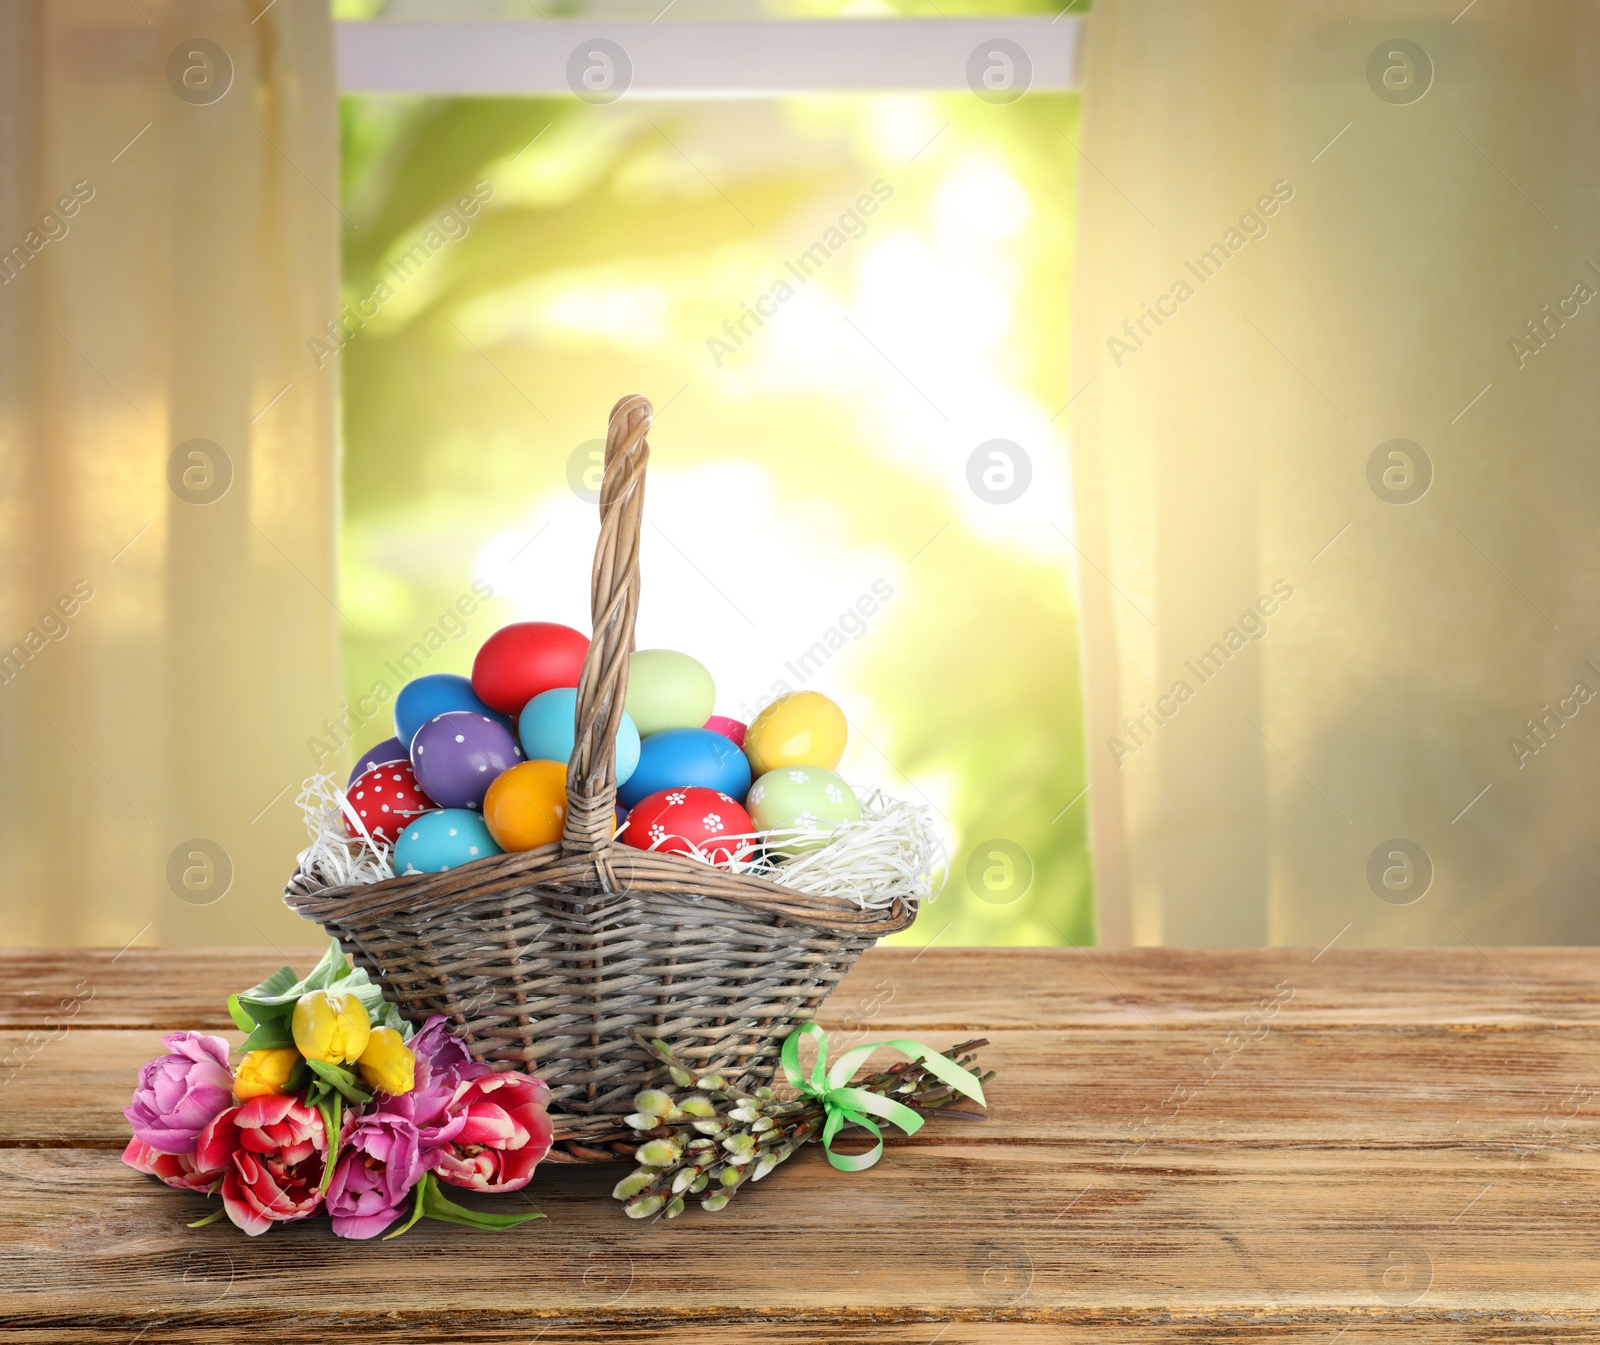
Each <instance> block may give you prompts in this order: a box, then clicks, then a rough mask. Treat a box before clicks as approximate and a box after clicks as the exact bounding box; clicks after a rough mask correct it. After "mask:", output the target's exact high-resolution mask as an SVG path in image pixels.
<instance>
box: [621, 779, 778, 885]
mask: <svg viewBox="0 0 1600 1345" xmlns="http://www.w3.org/2000/svg"><path fill="white" fill-rule="evenodd" d="M754 830H755V827H754V826H753V825H752V824H751V821H750V814H749V813H747V812H745V810H744V809H743V808H742V807H740V806H739V803H738V800H736V799H735V798H734V797H733V796H732V795H731V794H724V793H723V792H722V791H721V790H720V789H707V788H705V787H704V786H702V785H684V786H682V787H681V788H677V789H662V790H658V791H657V792H656V793H654V794H650V795H647V796H646V797H645V798H642V799H640V800H639V802H638V803H637V804H635V805H634V807H633V810H632V811H631V812H629V814H628V821H627V824H626V825H625V826H624V827H623V828H622V831H621V833H620V835H619V836H618V837H617V839H618V840H620V841H622V842H623V843H624V844H625V845H631V846H633V847H634V848H635V849H638V850H664V851H666V852H667V853H668V854H673V855H692V856H694V857H695V858H696V859H703V860H705V861H707V862H708V863H711V864H716V865H719V866H722V867H727V866H729V865H731V864H733V863H735V862H737V861H740V860H745V859H748V858H749V857H750V855H751V853H752V851H753V850H754V845H753V844H752V842H751V841H750V839H749V836H750V833H751V832H752V831H754Z"/></svg>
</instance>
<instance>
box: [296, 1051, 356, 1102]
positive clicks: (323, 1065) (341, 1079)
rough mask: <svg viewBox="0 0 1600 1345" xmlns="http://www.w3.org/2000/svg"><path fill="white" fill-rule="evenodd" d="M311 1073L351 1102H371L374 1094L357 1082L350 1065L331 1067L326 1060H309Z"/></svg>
mask: <svg viewBox="0 0 1600 1345" xmlns="http://www.w3.org/2000/svg"><path fill="white" fill-rule="evenodd" d="M306 1064H308V1065H309V1066H310V1067H311V1072H312V1073H313V1074H315V1075H316V1076H317V1078H319V1079H321V1080H322V1082H323V1083H325V1084H327V1085H329V1086H330V1087H331V1088H333V1089H335V1090H337V1091H338V1092H339V1094H340V1095H341V1096H343V1097H345V1098H347V1099H348V1100H349V1101H351V1102H371V1101H372V1094H371V1093H370V1092H368V1091H367V1090H366V1089H365V1088H363V1087H362V1086H361V1085H360V1084H359V1083H357V1082H356V1072H355V1071H354V1070H353V1069H351V1068H350V1067H349V1066H348V1065H330V1064H329V1063H328V1062H327V1061H326V1060H307V1061H306Z"/></svg>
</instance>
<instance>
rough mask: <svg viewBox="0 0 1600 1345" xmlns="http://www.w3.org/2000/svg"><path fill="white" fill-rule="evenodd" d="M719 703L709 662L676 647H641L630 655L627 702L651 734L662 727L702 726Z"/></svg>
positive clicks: (646, 734) (643, 730)
mask: <svg viewBox="0 0 1600 1345" xmlns="http://www.w3.org/2000/svg"><path fill="white" fill-rule="evenodd" d="M716 706H717V685H716V683H715V682H713V681H712V680H711V674H710V673H709V672H707V671H706V666H705V664H703V663H701V662H700V660H699V659H692V658H690V657H689V656H688V655H687V654H680V653H678V652H677V651H676V650H673V649H641V650H639V652H638V653H636V654H631V655H629V656H628V699H627V700H626V701H624V702H623V708H624V709H626V710H627V712H628V714H629V716H630V717H631V718H632V719H633V722H634V725H635V726H636V727H637V728H638V730H639V736H640V737H641V738H648V737H649V736H650V735H651V734H652V733H660V732H661V730H662V729H698V728H703V727H704V726H705V722H706V720H708V719H710V718H711V712H712V711H713V710H715V709H716Z"/></svg>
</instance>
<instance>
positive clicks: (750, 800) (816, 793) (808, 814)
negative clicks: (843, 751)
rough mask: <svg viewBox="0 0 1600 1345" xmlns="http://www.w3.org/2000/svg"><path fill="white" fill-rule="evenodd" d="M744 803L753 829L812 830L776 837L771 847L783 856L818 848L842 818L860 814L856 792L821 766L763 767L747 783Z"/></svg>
mask: <svg viewBox="0 0 1600 1345" xmlns="http://www.w3.org/2000/svg"><path fill="white" fill-rule="evenodd" d="M745 803H746V805H747V806H748V807H749V809H750V817H751V820H752V821H753V822H754V823H755V824H756V830H758V831H795V830H801V831H805V832H810V833H814V835H803V836H796V837H793V838H788V837H784V838H781V840H780V843H778V844H776V845H774V846H772V847H771V848H772V850H773V852H774V853H776V854H783V855H799V854H804V853H805V852H806V851H808V850H816V849H820V848H821V847H822V846H823V845H826V844H827V841H828V837H829V836H831V835H832V834H833V832H835V831H836V830H838V828H839V827H840V826H842V825H843V824H844V823H846V822H857V821H860V819H861V801H860V800H859V799H858V798H856V795H855V791H854V790H853V789H851V788H850V786H849V785H848V784H846V783H845V781H844V780H842V779H841V778H840V777H839V776H837V775H835V774H834V773H833V772H832V771H825V770H823V769H822V768H821V767H820V766H779V767H778V768H777V769H776V770H771V771H768V772H767V773H766V774H765V775H763V776H762V777H761V778H760V779H759V780H757V781H756V782H755V784H753V785H751V786H750V793H749V794H748V795H747V796H746V797H745Z"/></svg>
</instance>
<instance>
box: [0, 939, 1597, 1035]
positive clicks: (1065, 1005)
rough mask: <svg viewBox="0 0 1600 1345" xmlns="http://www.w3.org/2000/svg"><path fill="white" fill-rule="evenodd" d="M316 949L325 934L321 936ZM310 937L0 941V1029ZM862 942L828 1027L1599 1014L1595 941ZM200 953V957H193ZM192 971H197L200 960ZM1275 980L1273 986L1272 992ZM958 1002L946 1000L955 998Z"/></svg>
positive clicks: (192, 1010) (83, 1014) (238, 964)
mask: <svg viewBox="0 0 1600 1345" xmlns="http://www.w3.org/2000/svg"><path fill="white" fill-rule="evenodd" d="M322 947H326V945H322ZM322 947H310V946H308V947H300V948H289V949H286V950H283V952H280V951H278V950H276V949H265V950H263V949H243V948H206V949H194V948H130V949H128V950H127V951H126V952H123V953H121V954H118V953H117V952H116V950H111V949H67V950H55V949H15V948H14V949H0V967H4V968H5V974H4V976H3V978H0V1028H9V1027H17V1028H39V1027H48V1026H52V1025H53V1024H54V1022H55V1021H56V1019H57V1018H59V1016H60V1014H61V1012H62V1011H61V1009H60V1007H59V1006H60V1004H61V1002H62V1001H64V1000H65V1001H68V1002H69V1003H70V1002H72V1001H73V999H74V997H75V996H76V997H77V999H78V1001H79V1003H80V1007H79V1009H78V1010H77V1012H76V1014H75V1015H74V1023H75V1024H76V1025H78V1026H82V1027H159V1028H165V1029H168V1030H171V1029H174V1028H180V1027H186V1028H206V1029H212V1028H224V1027H227V1026H228V1025H229V1023H228V1016H227V1012H226V1010H225V1007H224V1005H223V1003H222V1000H221V999H220V998H219V995H218V991H219V990H220V989H221V988H222V987H227V988H228V989H229V990H235V989H240V988H242V987H244V986H246V985H251V984H254V983H255V982H256V981H258V980H260V979H262V978H263V977H265V976H267V975H270V974H271V973H272V972H274V971H276V970H277V969H278V968H279V967H280V966H282V965H283V964H284V962H285V961H286V960H287V961H289V962H290V963H291V964H292V965H293V966H295V967H296V968H298V969H300V970H303V971H308V970H310V968H311V967H312V965H314V964H315V962H316V960H317V958H318V957H320V956H321V954H322ZM1314 956H1316V950H1315V949H1292V948H1244V949H1177V948H1133V949H1123V950H1115V951H1108V950H1105V949H1098V948H1093V949H1082V948H1071V949H1055V948H960V949H947V948H929V949H926V950H921V949H911V948H873V949H871V950H869V951H868V952H867V953H866V954H865V955H864V956H863V957H862V958H861V961H860V962H859V963H858V964H857V965H856V967H855V969H854V970H853V971H852V972H851V973H850V975H849V976H847V977H846V978H845V979H844V981H843V982H842V983H841V984H840V986H839V988H838V989H837V990H836V991H835V992H834V994H833V996H832V997H831V998H830V999H829V1000H828V1002H827V1004H826V1005H825V1013H824V1020H825V1021H827V1022H828V1023H829V1025H830V1026H831V1027H839V1026H846V1027H850V1028H856V1027H861V1026H866V1027H869V1028H872V1029H874V1030H876V1029H878V1028H882V1029H885V1030H890V1031H927V1032H932V1031H936V1030H940V1029H947V1030H949V1031H953V1032H958V1033H964V1032H966V1031H967V1030H968V1026H969V1025H972V1024H977V1025H981V1026H983V1027H996V1028H998V1027H1009V1028H1071V1027H1084V1026H1092V1027H1107V1026H1112V1025H1116V1026H1124V1027H1153V1026H1154V1027H1185V1026H1194V1025H1196V1024H1207V1023H1211V1024H1216V1023H1230V1022H1237V1021H1238V1020H1239V1019H1241V1018H1242V1017H1243V1015H1244V1014H1245V1013H1246V1012H1247V1011H1249V1010H1250V1009H1251V1007H1252V1006H1254V1005H1255V1004H1256V1003H1257V1002H1258V1001H1259V1000H1260V999H1261V998H1263V997H1271V996H1272V995H1273V994H1274V992H1275V990H1276V987H1278V985H1279V984H1280V983H1282V984H1284V985H1285V986H1286V987H1288V988H1289V989H1292V990H1293V992H1294V993H1293V996H1292V997H1291V998H1289V999H1288V1000H1287V1001H1286V1002H1285V1003H1284V1004H1283V1005H1282V1009H1281V1016H1282V1017H1283V1018H1285V1019H1286V1020H1289V1021H1293V1022H1297V1023H1302V1024H1305V1025H1308V1026H1310V1025H1322V1024H1327V1025H1332V1024H1347V1025H1351V1026H1358V1025H1361V1024H1370V1025H1381V1026H1398V1025H1402V1024H1407V1023H1417V1024H1424V1023H1425V1024H1454V1025H1460V1026H1479V1027H1491V1026H1515V1025H1521V1024H1529V1023H1546V1024H1549V1023H1554V1024H1566V1025H1590V1026H1593V1025H1595V1024H1600V950H1595V949H1587V948H1546V949H1527V948H1496V949H1492V950H1488V951H1487V952H1479V951H1477V950H1475V949H1472V948H1348V949H1347V948H1337V947H1336V948H1333V949H1331V950H1329V951H1327V952H1325V953H1322V954H1321V955H1320V957H1317V958H1316V961H1313V960H1312V958H1313V957H1314ZM202 959H203V961H202ZM202 966H203V968H204V975H197V974H196V971H197V968H199V967H202ZM1279 993H1282V992H1279ZM956 1010H959V1012H955V1011H956Z"/></svg>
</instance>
